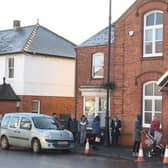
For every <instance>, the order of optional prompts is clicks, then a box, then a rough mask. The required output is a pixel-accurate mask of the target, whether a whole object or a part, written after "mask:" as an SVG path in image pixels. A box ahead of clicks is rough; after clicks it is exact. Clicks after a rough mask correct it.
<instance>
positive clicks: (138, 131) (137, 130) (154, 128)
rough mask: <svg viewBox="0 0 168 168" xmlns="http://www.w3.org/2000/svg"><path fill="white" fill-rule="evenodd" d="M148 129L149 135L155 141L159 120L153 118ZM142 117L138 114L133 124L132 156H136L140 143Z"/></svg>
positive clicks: (155, 117)
mask: <svg viewBox="0 0 168 168" xmlns="http://www.w3.org/2000/svg"><path fill="white" fill-rule="evenodd" d="M150 125H151V126H150V129H149V135H150V136H151V137H153V139H155V136H156V135H157V133H159V130H160V120H159V119H158V118H157V116H154V118H153V120H152V121H151V124H150ZM142 131H143V129H142V115H141V114H138V115H137V117H136V120H135V123H134V133H133V141H134V143H133V151H132V152H133V153H132V154H133V156H137V155H138V152H139V147H140V142H141V134H142Z"/></svg>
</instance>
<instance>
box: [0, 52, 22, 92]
mask: <svg viewBox="0 0 168 168" xmlns="http://www.w3.org/2000/svg"><path fill="white" fill-rule="evenodd" d="M8 57H14V78H8V73H7V58H8ZM3 77H5V78H6V83H10V84H11V86H12V87H13V89H14V91H15V92H16V94H18V95H22V93H23V88H24V87H23V86H24V55H23V54H16V55H5V56H0V84H2V83H3Z"/></svg>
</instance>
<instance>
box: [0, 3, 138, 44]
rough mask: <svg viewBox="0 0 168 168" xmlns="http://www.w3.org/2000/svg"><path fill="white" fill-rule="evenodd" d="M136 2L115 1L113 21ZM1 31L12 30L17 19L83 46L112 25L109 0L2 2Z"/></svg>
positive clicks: (24, 24)
mask: <svg viewBox="0 0 168 168" xmlns="http://www.w3.org/2000/svg"><path fill="white" fill-rule="evenodd" d="M134 2H135V0H112V13H111V14H112V22H114V21H116V20H117V19H118V18H119V17H120V16H121V15H122V14H123V13H124V12H125V11H126V10H127V9H128V8H129V7H130V6H131V5H132V4H133V3H134ZM0 16H1V17H0V23H1V24H0V30H5V29H11V28H12V27H13V20H20V21H21V26H28V25H34V24H36V23H37V19H39V24H40V25H42V26H44V27H46V28H47V29H49V30H51V31H53V32H55V33H56V34H59V35H60V36H62V37H64V38H65V39H68V40H70V41H72V42H73V43H75V44H77V45H78V44H80V43H82V42H84V41H85V40H87V39H88V38H90V37H91V36H93V35H94V34H96V33H97V32H99V31H100V30H102V29H104V28H105V27H107V26H108V22H109V21H108V19H109V17H108V16H109V0H2V1H1V10H0Z"/></svg>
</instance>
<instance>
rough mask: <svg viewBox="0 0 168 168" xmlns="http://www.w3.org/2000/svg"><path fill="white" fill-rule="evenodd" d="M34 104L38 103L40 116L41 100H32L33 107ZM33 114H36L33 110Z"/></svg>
mask: <svg viewBox="0 0 168 168" xmlns="http://www.w3.org/2000/svg"><path fill="white" fill-rule="evenodd" d="M33 102H35V103H38V109H37V113H38V114H40V105H41V104H40V100H32V105H33ZM32 112H35V111H33V109H32Z"/></svg>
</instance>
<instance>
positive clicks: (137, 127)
mask: <svg viewBox="0 0 168 168" xmlns="http://www.w3.org/2000/svg"><path fill="white" fill-rule="evenodd" d="M141 131H142V116H141V115H140V114H138V115H137V117H136V120H135V122H134V132H133V141H134V144H133V150H132V155H133V156H137V155H138V151H139V146H140V142H141Z"/></svg>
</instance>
